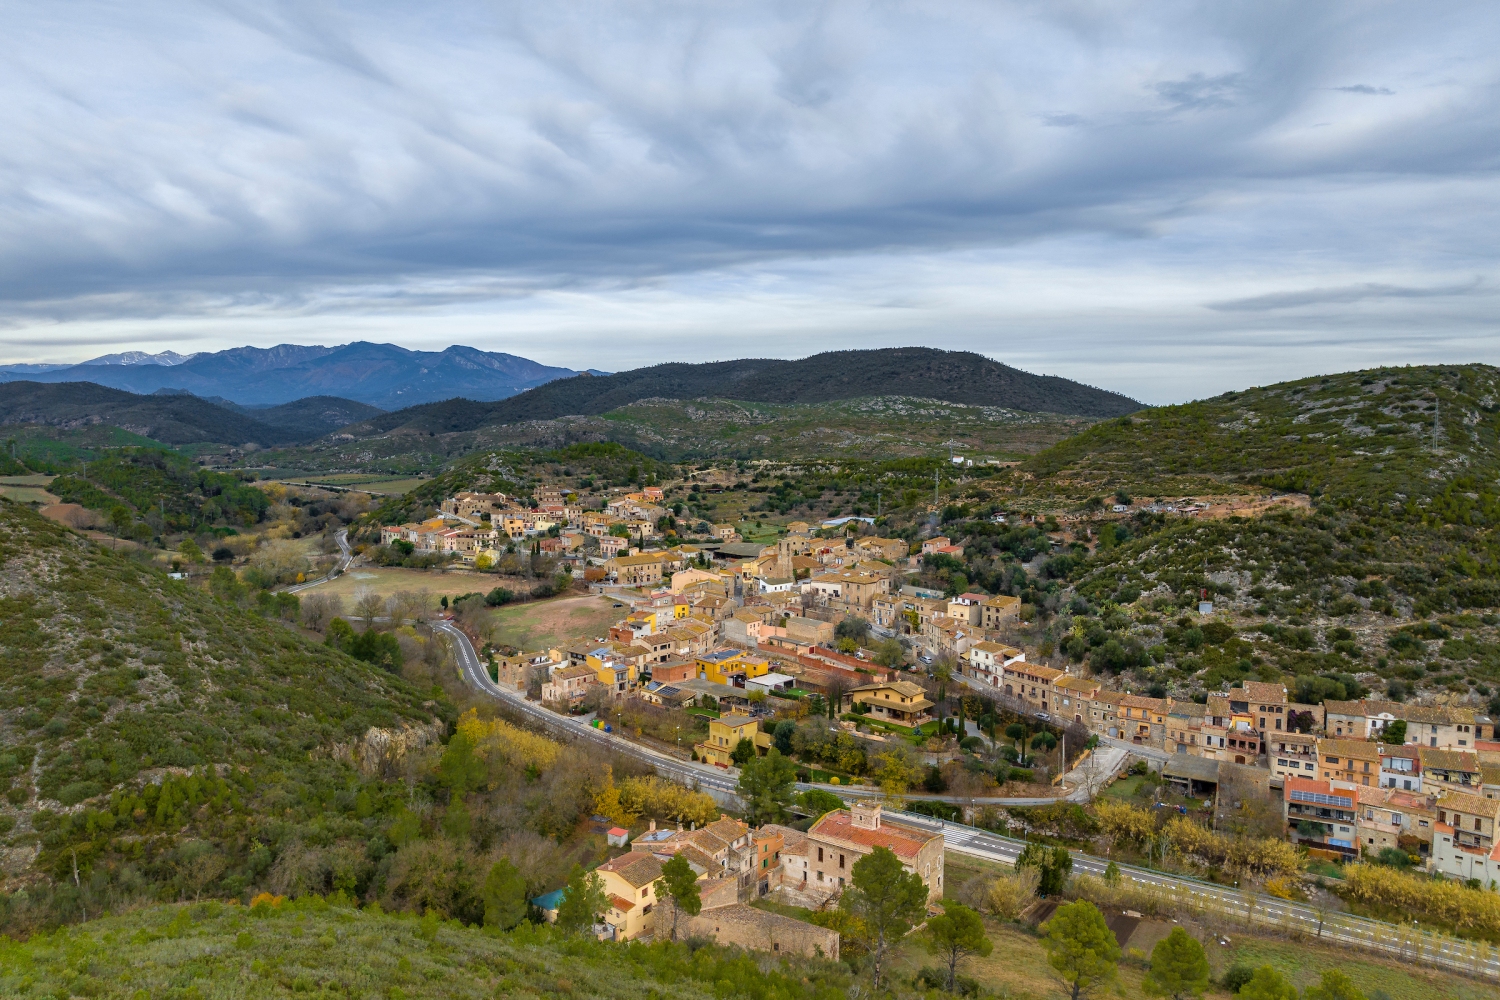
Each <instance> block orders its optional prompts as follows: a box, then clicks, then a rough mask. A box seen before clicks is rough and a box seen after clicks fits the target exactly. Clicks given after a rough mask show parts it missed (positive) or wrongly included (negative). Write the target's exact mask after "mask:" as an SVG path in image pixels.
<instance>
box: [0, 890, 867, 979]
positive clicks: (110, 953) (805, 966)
mask: <svg viewBox="0 0 1500 1000" xmlns="http://www.w3.org/2000/svg"><path fill="white" fill-rule="evenodd" d="M849 978H850V977H849V976H848V973H847V969H844V968H842V967H840V966H837V965H835V964H832V963H823V962H812V961H807V962H794V961H783V960H778V961H776V962H774V963H770V962H767V961H765V960H762V959H758V958H756V957H754V956H750V955H743V954H734V953H730V952H728V951H725V950H723V949H719V948H714V947H707V948H696V949H690V948H688V947H687V946H686V945H672V946H668V945H657V946H650V947H648V946H643V945H634V946H630V947H624V946H620V945H615V944H612V943H607V942H597V941H585V940H582V939H579V938H572V939H566V938H563V937H562V936H561V935H559V934H556V933H554V932H553V931H552V930H551V929H550V928H547V927H541V928H536V927H531V926H529V925H523V927H522V928H521V929H520V930H518V931H516V932H513V933H510V934H496V933H487V932H485V931H482V930H479V929H475V928H465V927H462V926H456V925H455V924H452V923H443V922H440V921H438V920H436V919H426V920H416V919H409V918H408V919H403V918H401V917H395V916H388V915H383V914H380V913H378V912H373V911H369V910H357V909H354V908H352V907H348V906H333V905H329V904H327V903H324V902H323V901H322V900H320V899H316V898H308V899H304V900H298V901H289V902H287V903H284V904H281V905H278V906H276V907H274V908H273V907H271V906H270V905H269V904H261V905H260V906H257V907H255V908H253V909H251V910H247V909H246V908H245V907H240V906H224V905H222V904H219V903H216V902H215V903H202V904H199V905H196V906H192V905H189V906H180V907H156V908H153V909H149V910H145V911H140V912H136V913H132V914H128V915H126V916H121V917H109V918H106V919H103V920H95V921H93V922H91V923H88V924H85V925H83V926H81V927H77V928H71V929H69V930H66V931H60V932H58V933H56V934H53V935H42V936H39V937H37V938H33V939H32V940H30V941H27V942H26V943H24V944H15V943H9V942H5V941H4V940H3V939H0V994H3V995H5V996H39V997H40V996H89V997H120V998H126V997H129V998H134V997H147V996H149V997H173V998H177V997H181V998H187V997H204V998H207V997H283V996H287V997H289V996H317V997H334V996H337V997H381V998H385V997H392V998H406V1000H420V998H426V997H431V998H435V1000H436V998H442V1000H449V998H466V997H476V998H477V997H485V998H488V997H577V998H581V1000H591V998H598V1000H615V998H619V1000H648V998H650V1000H700V998H702V1000H708V998H710V997H721V998H722V997H729V996H743V997H754V998H757V1000H837V998H841V997H843V996H845V995H846V994H845V993H844V991H843V987H845V986H847V984H848V983H849Z"/></svg>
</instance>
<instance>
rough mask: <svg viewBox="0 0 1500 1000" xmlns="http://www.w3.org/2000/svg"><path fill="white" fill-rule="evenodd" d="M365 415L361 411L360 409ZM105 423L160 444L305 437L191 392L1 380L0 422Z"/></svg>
mask: <svg viewBox="0 0 1500 1000" xmlns="http://www.w3.org/2000/svg"><path fill="white" fill-rule="evenodd" d="M361 415H363V414H361ZM3 424H43V425H45V426H48V427H62V428H72V427H81V426H87V425H90V424H108V425H113V426H115V427H121V428H124V429H125V430H127V431H130V432H131V433H132V434H139V435H141V436H143V437H147V438H150V439H152V440H153V441H160V442H162V443H163V444H170V445H180V444H198V443H203V442H214V443H218V444H233V445H240V444H246V443H252V442H253V443H255V444H258V445H264V446H270V445H277V444H287V443H290V442H294V441H305V440H307V439H308V438H309V437H311V436H312V435H311V434H309V433H308V431H307V429H306V428H305V427H297V426H287V425H272V424H270V423H266V422H262V421H260V420H257V419H255V418H254V417H251V416H247V415H246V414H244V413H237V412H235V411H234V410H230V409H227V408H225V407H223V406H219V405H218V404H216V403H211V402H209V401H208V400H206V399H199V398H198V397H197V396H189V395H176V394H171V395H151V396H137V395H135V394H134V393H129V392H124V391H122V390H119V389H110V388H107V387H105V386H102V385H95V384H94V383H92V382H61V383H57V384H54V385H44V384H42V383H40V382H7V383H4V384H0V425H3Z"/></svg>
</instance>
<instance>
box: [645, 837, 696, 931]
mask: <svg viewBox="0 0 1500 1000" xmlns="http://www.w3.org/2000/svg"><path fill="white" fill-rule="evenodd" d="M656 896H657V898H658V899H662V898H666V899H670V900H671V901H672V940H673V941H676V940H677V911H679V910H681V911H682V912H683V913H686V914H687V915H688V916H690V917H696V916H697V915H698V914H699V912H701V911H702V909H703V900H702V899H700V898H699V896H698V874H697V872H695V871H693V866H692V865H690V864H688V860H687V858H685V857H683V856H682V855H680V854H674V855H672V858H671V860H669V861H668V862H667V863H666V864H664V865H662V866H661V878H659V879H657V880H656Z"/></svg>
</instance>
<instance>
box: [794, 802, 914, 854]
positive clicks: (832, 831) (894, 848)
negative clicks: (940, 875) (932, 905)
mask: <svg viewBox="0 0 1500 1000" xmlns="http://www.w3.org/2000/svg"><path fill="white" fill-rule="evenodd" d="M807 836H808V837H809V838H810V839H814V840H817V839H824V840H841V841H843V842H845V843H848V844H856V845H858V846H860V847H868V848H870V849H871V850H873V849H875V848H877V847H885V848H888V849H889V850H890V851H891V853H893V854H895V855H896V856H897V857H900V858H915V857H916V856H917V853H918V852H919V851H921V850H922V848H923V847H925V846H927V845H928V844H929V843H931V842H932V841H934V840H941V839H942V834H937V833H925V832H923V831H920V830H915V829H912V828H910V827H904V826H900V827H898V826H892V825H890V824H889V823H885V822H882V823H881V824H880V829H878V830H867V829H864V828H863V827H857V826H855V825H854V818H853V816H852V815H851V814H850V812H849V810H847V809H835V810H834V811H833V812H831V813H828V814H826V815H825V816H823V818H821V819H819V820H818V821H817V822H816V823H814V824H813V825H812V828H811V829H809V830H808V831H807Z"/></svg>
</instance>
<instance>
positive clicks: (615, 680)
mask: <svg viewBox="0 0 1500 1000" xmlns="http://www.w3.org/2000/svg"><path fill="white" fill-rule="evenodd" d="M584 663H585V664H586V665H587V666H588V667H589V668H590V669H591V670H593V671H594V676H595V677H596V678H598V681H599V684H600V685H601V686H602V687H603V688H604V689H605V690H606V691H608V692H609V693H610V695H611V696H612V697H615V698H623V697H625V695H626V694H627V693H629V692H630V691H631V690H633V689H634V688H635V682H636V677H637V672H636V664H635V662H634V661H633V659H626V658H624V657H622V656H620V654H619V653H617V652H616V651H615V650H613V649H611V648H610V647H609V646H600V647H599V648H597V649H594V650H590V651H589V653H588V655H587V657H586V658H585V659H584Z"/></svg>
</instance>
